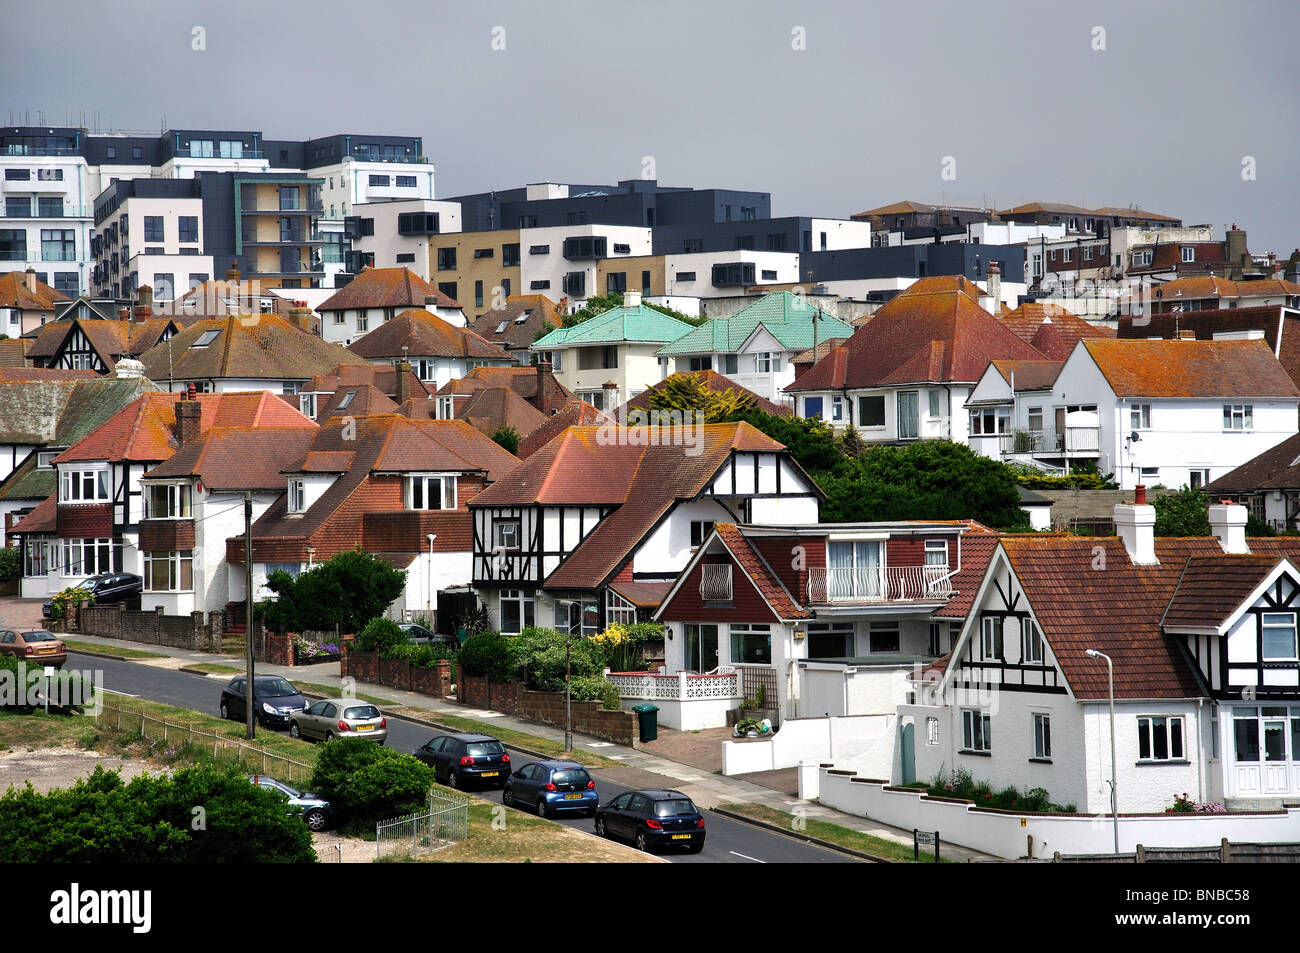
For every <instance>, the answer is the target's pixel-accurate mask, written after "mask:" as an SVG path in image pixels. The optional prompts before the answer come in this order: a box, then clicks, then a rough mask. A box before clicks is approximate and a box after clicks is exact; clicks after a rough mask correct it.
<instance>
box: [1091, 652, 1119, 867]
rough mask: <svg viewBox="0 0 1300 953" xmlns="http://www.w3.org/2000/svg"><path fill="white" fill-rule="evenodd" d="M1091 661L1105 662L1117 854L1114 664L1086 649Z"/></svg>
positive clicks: (1106, 656)
mask: <svg viewBox="0 0 1300 953" xmlns="http://www.w3.org/2000/svg"><path fill="white" fill-rule="evenodd" d="M1083 654H1084V655H1086V656H1088V658H1091V659H1098V658H1100V659H1105V660H1106V681H1107V683H1108V685H1109V686H1110V816H1111V821H1112V823H1113V825H1114V828H1115V853H1117V854H1118V853H1119V778H1118V775H1117V774H1116V769H1115V764H1116V757H1115V663H1114V662H1112V661H1111V660H1110V656H1109V655H1104V654H1103V653H1101V652H1098V651H1097V650H1096V649H1088V650H1087V651H1085V652H1084V653H1083Z"/></svg>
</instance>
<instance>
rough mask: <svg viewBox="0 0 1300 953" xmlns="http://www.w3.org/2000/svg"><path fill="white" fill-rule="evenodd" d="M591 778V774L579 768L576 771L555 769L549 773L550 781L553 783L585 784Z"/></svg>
mask: <svg viewBox="0 0 1300 953" xmlns="http://www.w3.org/2000/svg"><path fill="white" fill-rule="evenodd" d="M590 780H591V775H589V774H588V773H587V772H586V771H583V770H581V769H579V770H577V771H556V772H555V773H554V774H553V775H551V782H552V783H554V784H586V783H587V782H588V781H590Z"/></svg>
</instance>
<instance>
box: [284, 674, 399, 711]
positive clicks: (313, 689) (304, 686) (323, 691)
mask: <svg viewBox="0 0 1300 953" xmlns="http://www.w3.org/2000/svg"><path fill="white" fill-rule="evenodd" d="M290 681H291V682H293V684H294V687H295V688H297V689H298V691H300V692H310V693H311V694H313V695H320V696H321V697H322V698H338V697H339V692H340V691H341V689H340V688H339V687H338V686H337V685H320V684H317V683H316V682H300V681H298V680H297V679H296V678H291V679H290ZM356 697H357V698H359V699H361V700H362V701H363V702H370V704H372V705H389V704H390V703H391V702H392V699H391V698H380V697H379V696H378V695H363V694H361V693H360V692H358V693H357V695H356Z"/></svg>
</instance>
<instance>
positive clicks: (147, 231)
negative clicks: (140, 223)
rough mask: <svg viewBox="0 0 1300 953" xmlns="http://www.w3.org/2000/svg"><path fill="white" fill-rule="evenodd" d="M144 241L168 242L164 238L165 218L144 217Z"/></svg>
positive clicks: (156, 216) (157, 216)
mask: <svg viewBox="0 0 1300 953" xmlns="http://www.w3.org/2000/svg"><path fill="white" fill-rule="evenodd" d="M144 240H145V241H147V242H161V241H166V239H165V238H163V217H162V216H161V215H146V216H145V217H144Z"/></svg>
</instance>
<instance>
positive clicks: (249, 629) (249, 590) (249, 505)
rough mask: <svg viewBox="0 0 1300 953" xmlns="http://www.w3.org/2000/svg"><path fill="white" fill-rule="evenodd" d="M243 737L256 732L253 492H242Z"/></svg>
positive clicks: (252, 736)
mask: <svg viewBox="0 0 1300 953" xmlns="http://www.w3.org/2000/svg"><path fill="white" fill-rule="evenodd" d="M244 642H245V657H244V674H245V675H246V676H247V679H248V680H247V682H246V683H245V687H244V737H245V738H248V739H250V740H251V739H252V738H254V737H255V736H256V734H257V711H256V709H255V707H254V706H256V705H257V697H256V695H255V693H254V692H253V494H252V493H250V492H247V491H245V493H244Z"/></svg>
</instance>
